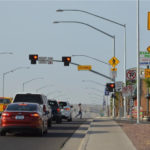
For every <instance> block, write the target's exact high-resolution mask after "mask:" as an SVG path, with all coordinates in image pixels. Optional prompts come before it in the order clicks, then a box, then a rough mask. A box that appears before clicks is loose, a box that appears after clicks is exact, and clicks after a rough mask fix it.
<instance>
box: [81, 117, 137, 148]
mask: <svg viewBox="0 0 150 150" xmlns="http://www.w3.org/2000/svg"><path fill="white" fill-rule="evenodd" d="M79 150H136V148H135V147H134V145H133V144H132V142H131V141H130V139H129V138H128V137H127V135H126V134H125V133H124V131H123V130H122V129H121V127H120V126H119V125H118V124H117V123H116V122H115V121H113V120H111V119H109V118H96V119H94V120H93V122H92V123H91V126H90V128H89V130H88V132H87V134H86V136H85V138H84V139H83V140H82V143H81V145H80V147H79Z"/></svg>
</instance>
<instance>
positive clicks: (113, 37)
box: [53, 21, 115, 57]
mask: <svg viewBox="0 0 150 150" xmlns="http://www.w3.org/2000/svg"><path fill="white" fill-rule="evenodd" d="M53 23H55V24H58V23H77V24H82V25H85V26H88V27H90V28H92V29H94V30H96V31H98V32H101V33H103V34H105V35H106V36H108V37H110V38H111V39H113V56H114V57H115V36H114V35H111V34H109V33H107V32H105V31H103V30H100V29H98V28H96V27H94V26H92V25H90V24H87V23H84V22H80V21H54V22H53Z"/></svg>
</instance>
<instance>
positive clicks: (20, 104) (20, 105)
mask: <svg viewBox="0 0 150 150" xmlns="http://www.w3.org/2000/svg"><path fill="white" fill-rule="evenodd" d="M18 105H19V106H27V104H18Z"/></svg>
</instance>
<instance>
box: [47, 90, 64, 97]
mask: <svg viewBox="0 0 150 150" xmlns="http://www.w3.org/2000/svg"><path fill="white" fill-rule="evenodd" d="M61 92H62V91H59V90H56V91H52V92H49V93H47V94H46V96H48V95H51V94H54V93H61Z"/></svg>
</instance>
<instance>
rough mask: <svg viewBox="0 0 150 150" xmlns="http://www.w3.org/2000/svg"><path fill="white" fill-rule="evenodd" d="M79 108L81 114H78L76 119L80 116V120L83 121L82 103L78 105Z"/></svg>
mask: <svg viewBox="0 0 150 150" xmlns="http://www.w3.org/2000/svg"><path fill="white" fill-rule="evenodd" d="M78 106H79V112H78V114H77V115H76V116H75V118H77V117H78V116H80V119H82V107H81V103H80V104H78Z"/></svg>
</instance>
